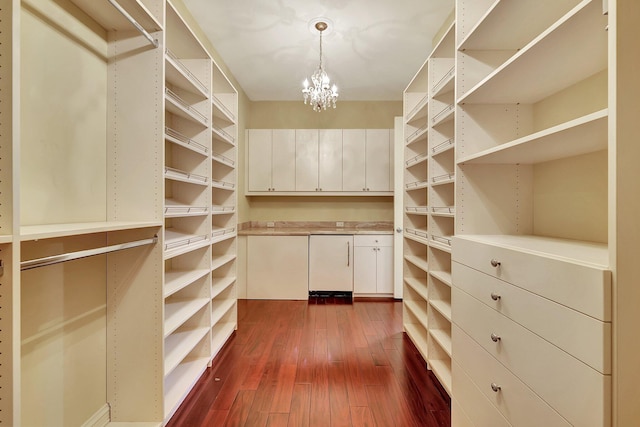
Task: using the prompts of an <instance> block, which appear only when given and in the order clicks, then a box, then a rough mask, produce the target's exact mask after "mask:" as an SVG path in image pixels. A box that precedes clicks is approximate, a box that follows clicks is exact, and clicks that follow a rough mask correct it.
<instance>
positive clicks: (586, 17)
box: [458, 1, 607, 104]
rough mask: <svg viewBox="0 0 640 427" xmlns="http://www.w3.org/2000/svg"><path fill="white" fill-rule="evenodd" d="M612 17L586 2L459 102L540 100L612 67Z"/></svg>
mask: <svg viewBox="0 0 640 427" xmlns="http://www.w3.org/2000/svg"><path fill="white" fill-rule="evenodd" d="M606 25H607V18H606V17H603V16H602V8H601V4H600V3H599V2H597V1H591V2H582V3H581V4H580V5H579V6H578V7H576V8H574V9H572V10H571V12H569V13H568V14H567V15H565V16H564V17H563V18H562V19H560V20H559V21H557V22H556V23H555V24H554V25H552V26H551V27H550V28H549V29H547V30H546V31H544V32H543V33H542V34H540V35H539V36H538V37H537V38H535V39H534V40H533V41H532V42H531V43H529V44H528V45H527V46H526V47H524V48H523V49H522V50H520V51H519V52H518V53H517V54H515V55H513V57H511V58H510V59H509V60H508V61H506V62H505V63H504V64H503V65H502V66H500V67H498V68H497V69H496V70H495V71H494V72H493V73H491V74H490V75H489V76H487V77H486V78H485V79H483V80H482V81H481V82H480V83H478V84H477V85H476V86H475V87H474V88H472V89H471V90H469V91H468V92H467V93H466V94H464V95H463V96H462V98H460V99H459V100H458V102H459V103H461V104H464V103H469V104H470V103H474V104H515V103H521V104H534V103H536V102H538V101H540V100H542V99H544V98H547V97H548V96H549V95H551V94H554V93H556V92H558V91H560V90H561V89H564V88H566V87H569V86H571V85H573V84H574V83H577V82H579V81H582V80H584V79H585V78H587V77H589V76H592V75H594V74H596V73H597V72H599V71H602V70H604V69H606V67H607V32H606V31H605V27H606Z"/></svg>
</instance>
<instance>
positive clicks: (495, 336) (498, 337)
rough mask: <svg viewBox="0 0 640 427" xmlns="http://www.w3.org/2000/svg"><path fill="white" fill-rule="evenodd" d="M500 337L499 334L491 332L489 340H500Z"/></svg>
mask: <svg viewBox="0 0 640 427" xmlns="http://www.w3.org/2000/svg"><path fill="white" fill-rule="evenodd" d="M501 339H502V338H501V337H500V335H496V334H491V341H493V342H498V341H500V340H501Z"/></svg>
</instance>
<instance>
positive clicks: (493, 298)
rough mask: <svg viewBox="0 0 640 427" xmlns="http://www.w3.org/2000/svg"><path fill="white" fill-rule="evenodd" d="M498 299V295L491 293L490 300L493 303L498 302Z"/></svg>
mask: <svg viewBox="0 0 640 427" xmlns="http://www.w3.org/2000/svg"><path fill="white" fill-rule="evenodd" d="M500 298H502V297H501V296H500V295H498V294H497V293H495V292H491V299H492V300H494V301H498V300H499V299H500Z"/></svg>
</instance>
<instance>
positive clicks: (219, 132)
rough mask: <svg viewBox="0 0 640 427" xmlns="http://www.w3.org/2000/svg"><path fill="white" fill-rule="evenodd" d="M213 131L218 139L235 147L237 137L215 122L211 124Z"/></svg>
mask: <svg viewBox="0 0 640 427" xmlns="http://www.w3.org/2000/svg"><path fill="white" fill-rule="evenodd" d="M211 132H212V133H213V137H214V138H215V139H216V140H217V141H222V142H226V143H227V144H229V145H233V146H234V147H235V146H236V140H235V138H234V137H233V136H232V135H230V134H229V133H227V132H226V131H225V130H224V129H222V128H219V127H217V126H216V124H215V123H214V124H213V125H212V126H211Z"/></svg>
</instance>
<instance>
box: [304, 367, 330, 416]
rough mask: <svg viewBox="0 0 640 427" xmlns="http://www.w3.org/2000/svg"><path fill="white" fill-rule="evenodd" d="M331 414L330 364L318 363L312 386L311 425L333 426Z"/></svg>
mask: <svg viewBox="0 0 640 427" xmlns="http://www.w3.org/2000/svg"><path fill="white" fill-rule="evenodd" d="M330 413H331V404H330V401H329V363H328V362H324V363H320V362H317V363H316V365H315V366H314V375H313V383H312V384H311V410H310V414H309V425H311V426H314V427H323V426H327V427H329V426H331V417H330Z"/></svg>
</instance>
